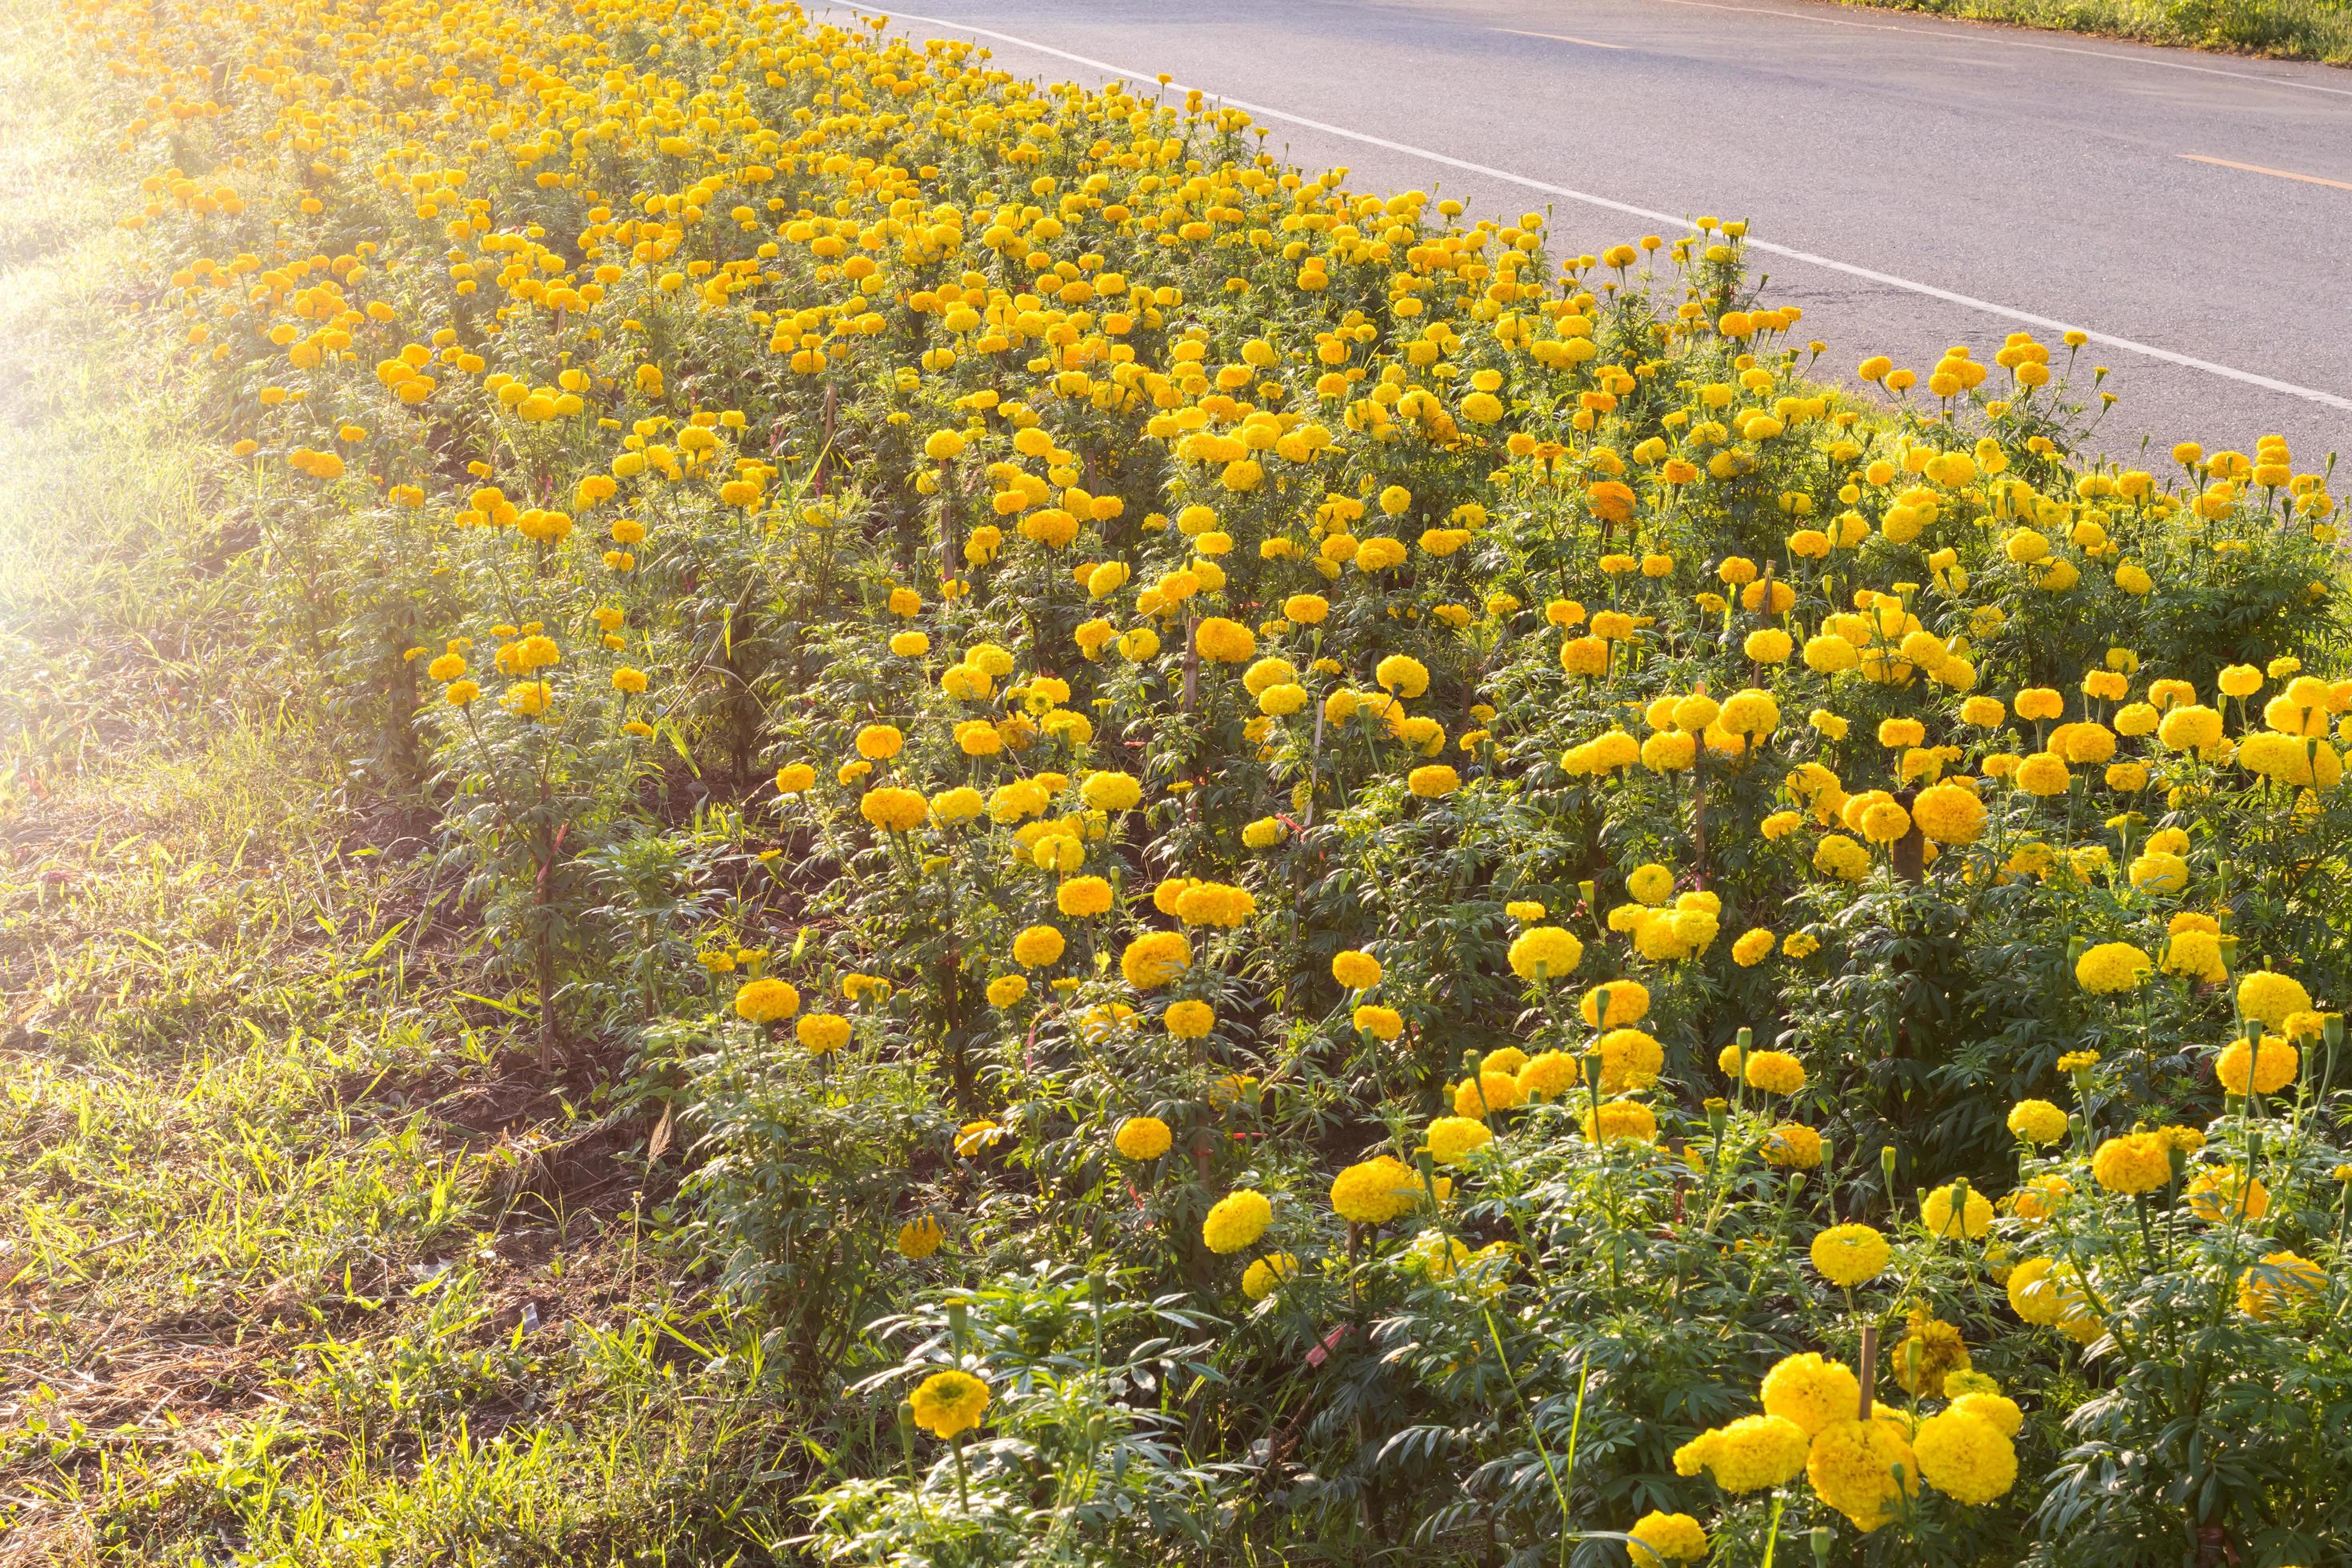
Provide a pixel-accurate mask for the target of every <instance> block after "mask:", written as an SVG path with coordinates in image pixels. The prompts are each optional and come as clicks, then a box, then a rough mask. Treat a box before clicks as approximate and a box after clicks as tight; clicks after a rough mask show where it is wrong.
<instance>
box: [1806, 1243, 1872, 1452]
mask: <svg viewBox="0 0 2352 1568" xmlns="http://www.w3.org/2000/svg"><path fill="white" fill-rule="evenodd" d="M1890 1256H1891V1249H1890V1248H1889V1247H1887V1245H1886V1238H1885V1237H1884V1236H1881V1235H1880V1234H1879V1233H1878V1232H1877V1231H1876V1230H1874V1229H1873V1228H1871V1227H1870V1226H1866V1225H1835V1226H1830V1227H1829V1228H1828V1229H1827V1230H1824V1231H1822V1233H1821V1234H1819V1235H1818V1236H1816V1237H1813V1244H1812V1247H1811V1258H1812V1262H1813V1269H1814V1271H1815V1272H1816V1273H1818V1274H1820V1275H1821V1277H1822V1279H1826V1280H1828V1281H1829V1282H1830V1283H1831V1284H1832V1285H1835V1286H1837V1287H1838V1288H1839V1289H1848V1290H1850V1289H1853V1287H1854V1286H1856V1285H1862V1284H1866V1283H1868V1282H1869V1281H1871V1280H1873V1279H1877V1278H1878V1276H1879V1275H1880V1274H1881V1273H1882V1272H1884V1271H1885V1268H1886V1260H1887V1258H1889V1257H1890ZM1857 1408H1858V1406H1857Z"/></svg>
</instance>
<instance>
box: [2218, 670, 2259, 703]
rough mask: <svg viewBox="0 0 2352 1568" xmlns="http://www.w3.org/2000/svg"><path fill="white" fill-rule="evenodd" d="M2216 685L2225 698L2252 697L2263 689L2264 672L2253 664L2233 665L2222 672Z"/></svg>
mask: <svg viewBox="0 0 2352 1568" xmlns="http://www.w3.org/2000/svg"><path fill="white" fill-rule="evenodd" d="M2216 684H2217V685H2219V686H2220V687H2221V695H2223V696H2224V697H2238V698H2246V697H2252V695H2253V694H2254V693H2255V692H2257V691H2260V690H2261V689H2263V672H2262V671H2261V670H2259V669H2256V668H2254V667H2253V666H2252V665H2251V664H2233V665H2231V666H2229V667H2228V668H2225V669H2223V670H2222V671H2221V679H2219V680H2218V681H2217V682H2216Z"/></svg>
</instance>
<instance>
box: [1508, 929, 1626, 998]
mask: <svg viewBox="0 0 2352 1568" xmlns="http://www.w3.org/2000/svg"><path fill="white" fill-rule="evenodd" d="M1583 962H1584V943H1583V942H1582V941H1581V940H1580V939H1579V938H1578V937H1577V936H1576V935H1575V934H1574V933H1572V932H1570V931H1567V930H1565V929H1563V928H1562V927H1559V926H1536V927H1534V928H1533V929H1531V930H1528V931H1521V932H1520V933H1519V934H1518V936H1517V939H1516V940H1514V941H1513V942H1512V943H1511V951H1510V963H1511V973H1514V974H1516V975H1517V976H1518V977H1519V978H1520V979H1522V980H1528V981H1534V982H1537V983H1538V984H1542V983H1545V982H1549V981H1558V980H1565V979H1567V978H1568V977H1569V975H1570V974H1571V973H1575V970H1576V966H1577V965H1578V964H1580V963H1583ZM1644 1000H1645V1002H1646V998H1645V999H1644Z"/></svg>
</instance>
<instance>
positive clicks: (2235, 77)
mask: <svg viewBox="0 0 2352 1568" xmlns="http://www.w3.org/2000/svg"><path fill="white" fill-rule="evenodd" d="M1656 3H1657V4H1658V5H1693V6H1696V7H1697V8H1698V9H1700V10H1702V11H1745V12H1748V13H1750V14H1752V15H1755V16H1789V17H1793V18H1794V19H1795V20H1797V21H1800V22H1818V23H1820V24H1821V25H1822V26H1825V27H1867V28H1869V29H1871V30H1872V31H1873V32H1879V33H1908V34H1909V35H1911V37H1915V38H1930V39H1935V40H1937V41H1939V42H1948V43H1955V44H1994V45H1998V46H2000V47H2002V48H2009V49H2040V50H2042V52H2043V53H2045V54H2053V55H2088V56H2090V57H2091V58H2093V59H2095V60H2121V61H2123V62H2124V64H2126V65H2133V66H2150V67H2153V68H2156V69H2158V70H2168V71H2194V72H2196V73H2197V74H2198V75H2199V76H2221V77H2228V78H2229V79H2231V81H2251V82H2256V83H2259V84H2260V85H2262V86H2263V87H2283V88H2286V89H2289V90H2290V91H2294V92H2324V93H2326V94H2327V95H2328V96H2329V97H2331V98H2352V87H2322V86H2320V85H2319V84H2318V83H2317V82H2315V81H2294V80H2292V79H2289V78H2286V77H2276V76H2263V75H2261V74H2259V73H2257V72H2254V71H2233V70H2223V69H2222V68H2221V67H2219V66H2193V65H2190V64H2189V62H2188V61H2186V60H2164V59H2158V58H2156V57H2155V56H2153V55H2145V54H2142V55H2126V54H2118V53H2117V52H2116V51H2115V50H2113V49H2085V48H2082V47H2078V46H2076V45H2074V44H2037V43H2035V42H2033V41H2032V39H2030V38H2005V37H1998V36H1996V35H1994V34H1991V33H1990V32H1975V31H1971V32H1968V33H1959V32H1944V31H1942V30H1940V29H1937V28H1933V27H1900V26H1891V25H1889V24H1887V23H1885V22H1850V21H1847V20H1845V19H1844V18H1843V17H1839V16H1814V15H1813V14H1812V13H1811V12H1810V11H1779V10H1774V9H1772V8H1770V7H1769V6H1764V5H1725V4H1723V3H1722V0H1656Z"/></svg>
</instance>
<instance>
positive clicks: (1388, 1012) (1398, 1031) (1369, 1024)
mask: <svg viewBox="0 0 2352 1568" xmlns="http://www.w3.org/2000/svg"><path fill="white" fill-rule="evenodd" d="M1350 1022H1352V1023H1353V1024H1354V1025H1355V1026H1356V1027H1357V1029H1358V1030H1359V1031H1360V1032H1361V1033H1363V1034H1366V1035H1370V1037H1372V1038H1373V1039H1376V1040H1379V1041H1381V1042H1382V1043H1383V1044H1385V1043H1387V1042H1388V1041H1390V1040H1393V1039H1395V1038H1396V1037H1398V1036H1399V1035H1402V1034H1403V1033H1404V1015H1403V1014H1402V1013H1399V1012H1398V1011H1397V1010H1396V1009H1395V1008H1393V1007H1382V1006H1379V1005H1374V1004H1372V1003H1369V1002H1368V1003H1365V1004H1364V1005H1361V1006H1359V1007H1358V1008H1357V1009H1356V1010H1355V1012H1354V1014H1353V1015H1352V1016H1351V1017H1350Z"/></svg>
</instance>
